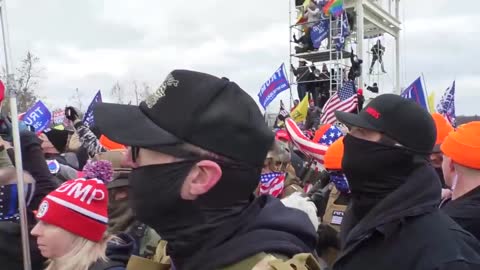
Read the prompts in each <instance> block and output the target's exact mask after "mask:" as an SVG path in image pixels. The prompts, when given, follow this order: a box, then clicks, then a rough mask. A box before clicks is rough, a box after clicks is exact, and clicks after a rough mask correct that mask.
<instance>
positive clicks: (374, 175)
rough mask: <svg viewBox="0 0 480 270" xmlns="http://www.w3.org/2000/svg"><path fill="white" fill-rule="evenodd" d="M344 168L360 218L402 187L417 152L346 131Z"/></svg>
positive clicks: (353, 207) (355, 212) (355, 209)
mask: <svg viewBox="0 0 480 270" xmlns="http://www.w3.org/2000/svg"><path fill="white" fill-rule="evenodd" d="M343 143H344V146H345V150H344V156H343V160H342V169H343V172H344V173H345V175H346V177H347V179H348V183H349V185H350V190H351V192H352V200H353V205H352V209H353V212H354V214H355V216H356V217H357V218H358V219H361V218H363V217H364V216H365V215H366V214H367V213H368V212H369V211H370V210H371V209H372V208H373V207H375V206H376V205H377V204H378V203H379V202H380V201H382V200H383V199H384V198H385V197H387V196H388V195H389V194H390V193H392V192H393V191H395V190H396V189H397V188H399V187H400V186H401V185H402V184H403V183H404V182H405V180H406V178H407V176H408V175H409V174H410V173H411V172H412V171H413V169H414V168H415V162H414V157H415V156H414V154H412V153H410V152H408V151H407V150H406V149H404V148H401V147H396V146H389V145H385V144H381V143H378V142H371V141H367V140H362V139H359V138H356V137H354V136H352V135H346V136H345V139H344V141H343Z"/></svg>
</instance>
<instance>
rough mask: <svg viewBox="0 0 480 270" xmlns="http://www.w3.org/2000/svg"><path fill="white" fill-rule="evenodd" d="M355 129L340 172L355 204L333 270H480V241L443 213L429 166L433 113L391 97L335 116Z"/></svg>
mask: <svg viewBox="0 0 480 270" xmlns="http://www.w3.org/2000/svg"><path fill="white" fill-rule="evenodd" d="M336 116H337V119H338V120H339V121H340V122H342V123H344V124H346V125H348V126H349V127H350V132H349V134H347V135H346V136H345V138H344V140H343V143H344V156H343V160H342V168H343V172H344V173H345V175H346V177H347V179H348V182H349V186H350V190H351V194H352V195H351V196H352V197H351V198H352V199H351V204H350V205H349V210H348V211H347V213H346V215H345V218H344V221H343V223H342V232H341V234H342V235H341V240H342V249H343V251H342V254H341V255H340V257H339V258H338V260H337V261H336V263H335V265H334V270H349V269H355V270H356V269H369V270H375V269H389V270H395V269H402V270H403V269H409V270H414V269H419V270H420V269H422V270H423V269H480V268H479V267H480V255H479V253H480V244H479V243H478V241H477V240H476V239H475V238H474V237H472V236H471V235H470V234H468V233H466V232H465V231H464V230H462V229H461V228H460V227H459V226H458V225H457V224H456V223H455V222H454V221H453V220H451V219H450V218H449V217H448V216H446V215H445V214H444V213H442V212H441V211H439V209H438V207H437V206H438V204H439V202H440V192H439V191H440V181H439V179H438V176H437V174H436V172H435V170H434V169H433V168H432V167H431V165H430V163H429V154H430V153H431V150H432V149H433V146H434V144H435V139H436V130H435V124H434V121H433V119H432V117H431V116H430V114H429V113H428V112H427V111H426V110H424V109H423V108H421V107H420V106H418V105H417V104H416V103H414V102H413V101H411V100H407V99H404V98H402V97H400V96H397V95H393V94H386V95H381V96H378V97H377V98H375V99H374V100H372V101H371V102H370V103H369V104H368V105H367V107H366V108H364V109H363V110H362V111H361V112H360V113H359V114H358V115H355V114H350V113H344V112H336Z"/></svg>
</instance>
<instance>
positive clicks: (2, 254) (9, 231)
mask: <svg viewBox="0 0 480 270" xmlns="http://www.w3.org/2000/svg"><path fill="white" fill-rule="evenodd" d="M29 238H30V255H31V262H32V270H42V269H44V266H43V263H44V262H45V259H44V258H43V257H42V255H41V254H40V251H39V250H38V248H37V243H36V241H35V239H34V237H32V236H29ZM22 252H23V251H22V235H21V230H20V224H18V223H16V222H11V221H0V268H1V269H8V270H23V253H22Z"/></svg>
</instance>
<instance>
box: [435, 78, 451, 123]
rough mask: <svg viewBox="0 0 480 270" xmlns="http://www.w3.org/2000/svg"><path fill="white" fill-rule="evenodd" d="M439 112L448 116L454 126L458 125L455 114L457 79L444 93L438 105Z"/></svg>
mask: <svg viewBox="0 0 480 270" xmlns="http://www.w3.org/2000/svg"><path fill="white" fill-rule="evenodd" d="M437 112H438V113H439V114H441V115H443V116H444V117H445V118H447V120H448V122H450V124H451V125H452V126H454V127H455V126H456V116H455V81H453V84H452V86H450V87H449V88H447V90H446V91H445V94H443V96H442V99H441V100H440V103H438V105H437Z"/></svg>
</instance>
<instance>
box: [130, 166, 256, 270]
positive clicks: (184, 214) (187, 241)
mask: <svg viewBox="0 0 480 270" xmlns="http://www.w3.org/2000/svg"><path fill="white" fill-rule="evenodd" d="M199 160H200V159H189V160H188V159H187V160H184V161H180V162H174V163H168V164H159V165H150V166H144V167H140V168H137V169H134V170H133V171H132V173H131V174H130V187H131V203H132V208H133V210H134V213H135V215H136V218H137V219H138V220H140V221H142V222H144V223H145V224H147V225H148V226H150V227H152V228H153V229H155V231H156V232H157V233H158V234H159V235H160V236H161V237H162V239H165V240H166V241H168V249H167V253H168V255H170V256H171V257H172V259H173V260H174V263H175V266H176V267H177V269H178V268H181V266H182V265H183V263H184V262H185V261H187V260H188V258H189V257H190V256H191V255H192V254H193V253H195V251H196V250H198V249H199V248H200V247H201V246H202V244H203V243H204V242H206V241H207V240H208V238H209V237H211V236H212V234H214V231H215V229H217V228H219V227H220V226H221V225H222V224H224V223H226V222H228V221H231V220H233V219H234V218H235V217H238V216H239V215H240V214H241V213H242V211H243V210H244V209H245V208H246V207H248V205H249V204H250V201H251V194H252V193H253V191H254V190H255V188H256V187H257V185H258V182H259V178H260V168H258V169H254V168H242V167H237V166H233V165H232V166H231V165H227V164H222V163H221V162H220V163H219V164H220V166H221V168H222V176H221V179H220V180H219V182H218V183H217V184H216V185H215V186H214V187H213V188H212V189H211V190H210V191H209V192H208V193H207V194H205V195H203V196H200V197H199V198H198V199H197V200H194V201H191V200H184V199H182V198H181V196H180V192H181V188H182V186H183V183H184V181H185V178H186V177H187V175H188V173H189V172H190V170H191V169H192V168H193V166H194V165H195V164H196V163H197V162H198V161H199Z"/></svg>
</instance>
